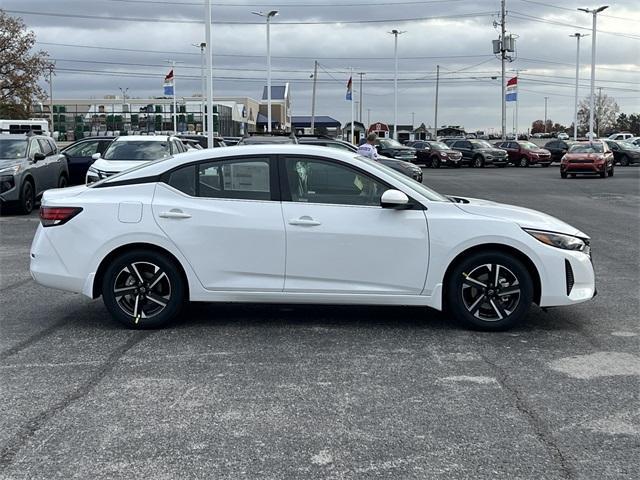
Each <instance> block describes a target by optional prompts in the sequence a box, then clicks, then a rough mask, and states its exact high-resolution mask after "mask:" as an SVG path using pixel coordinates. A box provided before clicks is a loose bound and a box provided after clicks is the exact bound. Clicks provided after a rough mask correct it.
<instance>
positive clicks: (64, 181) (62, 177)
mask: <svg viewBox="0 0 640 480" xmlns="http://www.w3.org/2000/svg"><path fill="white" fill-rule="evenodd" d="M68 184H69V182H68V181H67V177H66V175H64V174H63V175H60V178H59V179H58V188H66V187H67V185H68Z"/></svg>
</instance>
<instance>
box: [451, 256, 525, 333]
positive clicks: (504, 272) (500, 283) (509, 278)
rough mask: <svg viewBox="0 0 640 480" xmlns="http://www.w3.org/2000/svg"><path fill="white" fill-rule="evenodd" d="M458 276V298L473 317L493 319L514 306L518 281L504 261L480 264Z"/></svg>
mask: <svg viewBox="0 0 640 480" xmlns="http://www.w3.org/2000/svg"><path fill="white" fill-rule="evenodd" d="M462 276H463V282H462V292H461V293H462V301H463V303H464V306H465V308H466V309H467V311H468V312H469V313H470V314H471V315H473V316H474V317H476V318H478V319H480V320H483V321H486V322H497V321H500V320H503V319H504V318H506V317H508V316H509V315H511V314H512V313H513V312H514V311H515V310H516V308H517V307H518V304H519V303H520V296H521V291H520V281H519V279H518V277H517V276H516V275H515V274H514V273H513V272H512V271H511V270H510V269H508V268H507V267H505V266H504V265H500V264H498V263H491V264H489V263H488V264H484V265H480V266H478V267H476V268H474V269H473V270H472V271H471V272H469V273H463V274H462Z"/></svg>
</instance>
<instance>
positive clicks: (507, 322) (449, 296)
mask: <svg viewBox="0 0 640 480" xmlns="http://www.w3.org/2000/svg"><path fill="white" fill-rule="evenodd" d="M532 301H533V282H532V280H531V276H530V274H529V272H528V271H527V269H526V267H525V266H524V265H523V264H522V262H520V261H519V260H518V259H517V258H515V257H513V256H511V255H508V254H505V253H502V252H498V251H488V252H478V253H474V254H472V255H470V256H469V257H467V258H465V259H464V260H463V261H462V262H460V263H458V264H457V265H456V266H455V267H454V269H453V271H452V272H450V275H449V276H448V280H447V285H446V308H447V310H448V311H450V312H451V313H452V314H453V316H454V318H455V319H456V320H457V321H459V322H461V323H462V324H463V325H465V326H467V327H471V328H475V329H481V330H505V329H508V328H511V327H513V326H515V325H516V324H518V323H519V322H521V321H522V319H523V318H524V316H525V315H526V313H527V311H528V310H529V307H530V306H531V302H532Z"/></svg>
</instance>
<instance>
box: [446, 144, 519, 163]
mask: <svg viewBox="0 0 640 480" xmlns="http://www.w3.org/2000/svg"><path fill="white" fill-rule="evenodd" d="M448 145H449V146H450V147H451V148H453V149H454V150H458V151H459V152H460V153H462V159H463V161H464V162H465V163H466V162H470V165H471V166H472V167H485V166H487V165H495V166H496V167H506V166H507V163H509V157H508V155H507V151H506V150H502V149H501V148H496V147H494V146H493V145H491V144H490V143H489V142H487V141H486V140H474V139H471V140H466V139H465V140H456V141H455V142H451V143H448Z"/></svg>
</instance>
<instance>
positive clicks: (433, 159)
mask: <svg viewBox="0 0 640 480" xmlns="http://www.w3.org/2000/svg"><path fill="white" fill-rule="evenodd" d="M431 167H433V168H440V158H439V157H436V156H433V157H431Z"/></svg>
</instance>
